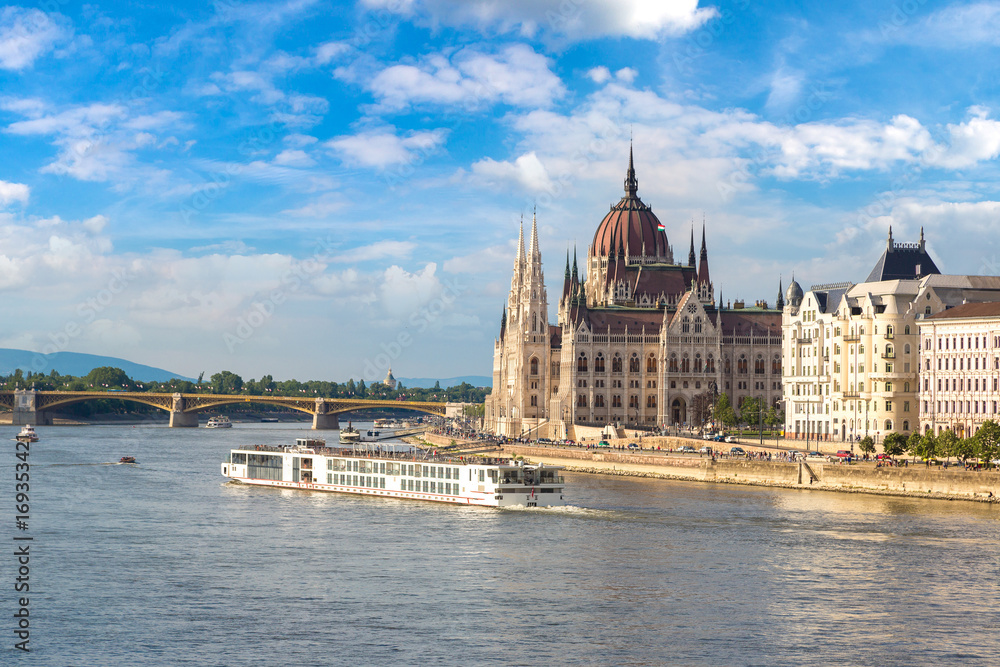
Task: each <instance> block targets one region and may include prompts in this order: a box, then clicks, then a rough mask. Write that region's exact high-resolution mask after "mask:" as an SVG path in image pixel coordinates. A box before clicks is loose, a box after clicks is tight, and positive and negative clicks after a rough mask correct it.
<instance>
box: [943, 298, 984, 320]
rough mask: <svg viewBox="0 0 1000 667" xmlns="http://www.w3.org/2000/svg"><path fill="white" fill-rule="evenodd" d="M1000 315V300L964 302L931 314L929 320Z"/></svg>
mask: <svg viewBox="0 0 1000 667" xmlns="http://www.w3.org/2000/svg"><path fill="white" fill-rule="evenodd" d="M997 316H1000V301H987V302H986V303H963V304H962V305H961V306H955V307H954V308H949V309H948V310H943V311H941V312H940V313H936V314H934V315H931V316H930V317H928V318H927V319H929V320H947V319H954V318H960V317H997Z"/></svg>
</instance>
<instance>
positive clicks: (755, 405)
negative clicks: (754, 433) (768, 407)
mask: <svg viewBox="0 0 1000 667" xmlns="http://www.w3.org/2000/svg"><path fill="white" fill-rule="evenodd" d="M763 407H764V406H763V405H762V403H761V401H760V399H757V398H754V397H753V396H744V397H743V400H742V401H741V402H740V421H742V422H743V423H744V424H747V425H748V426H757V424H759V423H760V419H761V417H762V415H761V410H762V409H763Z"/></svg>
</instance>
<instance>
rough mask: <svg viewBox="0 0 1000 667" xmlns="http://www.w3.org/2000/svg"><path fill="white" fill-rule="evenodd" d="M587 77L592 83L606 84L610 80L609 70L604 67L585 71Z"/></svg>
mask: <svg viewBox="0 0 1000 667" xmlns="http://www.w3.org/2000/svg"><path fill="white" fill-rule="evenodd" d="M587 76H588V77H590V80H591V81H593V82H594V83H606V82H607V81H610V80H611V70H609V69H608V68H607V67H605V66H604V65H600V66H599V67H594V68H591V69H589V70H587Z"/></svg>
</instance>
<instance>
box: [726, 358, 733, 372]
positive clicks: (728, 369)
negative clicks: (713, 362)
mask: <svg viewBox="0 0 1000 667" xmlns="http://www.w3.org/2000/svg"><path fill="white" fill-rule="evenodd" d="M732 372H733V367H732V366H731V365H730V363H729V357H726V374H727V375H728V374H729V373H732Z"/></svg>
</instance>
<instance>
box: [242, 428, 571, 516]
mask: <svg viewBox="0 0 1000 667" xmlns="http://www.w3.org/2000/svg"><path fill="white" fill-rule="evenodd" d="M320 442H321V441H315V440H311V439H309V438H299V439H297V440H296V441H295V444H294V445H282V446H276V445H249V446H246V447H237V448H236V449H232V450H230V452H229V455H228V456H227V457H226V460H225V461H224V462H223V463H222V475H223V476H224V477H228V478H230V479H232V480H234V481H238V482H241V483H243V484H254V485H258V486H273V487H278V488H282V489H303V490H308V491H331V492H335V493H353V494H358V495H372V496H386V497H390V498H403V499H408V500H431V501H436V502H443V503H452V504H456V505H483V506H487V507H515V506H522V507H558V506H562V505H565V504H566V501H565V500H564V497H563V489H564V487H565V481H564V479H563V477H562V476H561V475H560V474H559V472H560V471H561V470H562V469H563V468H562V467H561V466H551V465H542V464H537V465H532V464H528V463H525V462H524V461H519V460H513V459H510V458H496V457H494V458H488V457H480V456H457V457H456V456H444V455H438V454H436V453H435V452H431V451H428V450H414V451H409V452H395V451H386V450H382V449H379V448H376V449H368V450H367V451H362V450H360V449H358V448H357V447H351V448H347V447H335V448H332V447H326V446H323V445H321V444H319V443H320Z"/></svg>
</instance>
